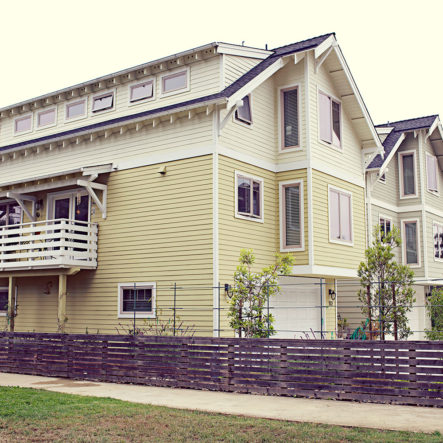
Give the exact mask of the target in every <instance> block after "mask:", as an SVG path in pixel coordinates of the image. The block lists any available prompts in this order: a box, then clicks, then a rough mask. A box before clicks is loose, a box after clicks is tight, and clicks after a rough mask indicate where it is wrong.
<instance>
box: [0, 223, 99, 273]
mask: <svg viewBox="0 0 443 443" xmlns="http://www.w3.org/2000/svg"><path fill="white" fill-rule="evenodd" d="M97 232H98V226H97V224H96V223H88V222H82V221H76V220H67V219H57V220H45V221H41V222H32V223H22V224H19V225H11V226H3V227H0V271H6V270H8V271H9V270H25V269H51V268H70V267H79V268H86V269H95V268H96V267H97Z"/></svg>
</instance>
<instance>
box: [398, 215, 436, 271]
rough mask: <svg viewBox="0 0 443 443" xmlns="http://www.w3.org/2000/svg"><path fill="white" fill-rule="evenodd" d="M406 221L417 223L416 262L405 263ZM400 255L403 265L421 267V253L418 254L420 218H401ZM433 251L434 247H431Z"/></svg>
mask: <svg viewBox="0 0 443 443" xmlns="http://www.w3.org/2000/svg"><path fill="white" fill-rule="evenodd" d="M406 223H417V262H418V263H406V229H405V224H406ZM401 250H402V251H401V255H402V260H403V264H404V265H408V266H409V267H410V268H420V267H421V254H420V220H419V219H418V218H405V219H402V220H401ZM432 251H433V253H434V249H432Z"/></svg>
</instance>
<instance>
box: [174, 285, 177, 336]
mask: <svg viewBox="0 0 443 443" xmlns="http://www.w3.org/2000/svg"><path fill="white" fill-rule="evenodd" d="M176 309H177V282H175V283H174V337H175V318H176Z"/></svg>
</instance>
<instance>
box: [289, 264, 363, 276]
mask: <svg viewBox="0 0 443 443" xmlns="http://www.w3.org/2000/svg"><path fill="white" fill-rule="evenodd" d="M292 274H294V275H315V276H317V275H319V276H323V277H325V276H327V277H336V278H342V277H345V278H357V277H358V275H357V269H349V268H338V267H334V266H320V265H296V266H293V267H292Z"/></svg>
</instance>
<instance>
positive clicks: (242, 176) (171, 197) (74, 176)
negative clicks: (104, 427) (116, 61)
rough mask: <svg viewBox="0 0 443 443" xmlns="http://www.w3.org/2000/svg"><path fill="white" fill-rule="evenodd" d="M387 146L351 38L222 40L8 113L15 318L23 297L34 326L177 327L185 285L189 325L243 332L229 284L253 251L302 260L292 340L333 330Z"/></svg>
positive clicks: (6, 278)
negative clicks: (369, 190) (374, 162)
mask: <svg viewBox="0 0 443 443" xmlns="http://www.w3.org/2000/svg"><path fill="white" fill-rule="evenodd" d="M381 153H383V146H382V143H381V141H380V138H379V136H378V134H377V131H376V129H375V127H374V126H373V124H372V121H371V119H370V116H369V114H368V111H367V109H366V107H365V105H364V102H363V99H362V97H361V96H360V93H359V91H358V89H357V86H356V84H355V82H354V79H353V77H352V75H351V73H350V70H349V68H348V66H347V64H346V61H345V59H344V57H343V54H342V52H341V49H340V47H339V46H338V44H337V41H336V38H335V35H334V34H327V35H324V36H320V37H316V38H313V39H309V40H305V41H302V42H299V43H295V44H291V45H288V46H284V47H281V48H277V49H274V50H266V49H259V48H249V47H244V46H237V45H231V44H225V43H211V44H208V45H205V46H201V47H198V48H195V49H192V50H189V51H185V52H182V53H180V54H176V55H174V56H170V57H165V58H164V59H160V60H155V61H153V62H149V63H146V64H143V65H140V66H136V67H134V68H130V69H127V70H125V71H121V72H117V73H114V74H110V75H107V76H104V77H101V78H98V79H94V80H91V81H88V82H85V83H82V84H79V85H75V86H72V87H69V88H66V89H63V90H60V91H56V92H53V93H50V94H47V95H44V96H41V97H37V98H33V99H30V100H27V101H25V102H22V103H18V104H15V105H11V106H8V107H6V108H3V109H0V172H1V174H0V315H3V318H0V327H4V328H7V327H8V318H10V317H12V315H11V314H12V313H13V312H14V310H13V307H14V306H15V313H16V315H15V318H14V323H15V325H14V326H15V330H17V331H39V332H54V331H57V330H63V331H66V332H76V333H83V332H85V331H88V332H91V333H92V332H94V333H95V332H96V331H97V330H98V331H100V332H101V333H113V332H116V328H120V329H121V327H122V326H121V325H127V326H128V327H130V325H131V323H132V321H133V318H134V311H135V316H136V318H137V321H138V322H140V323H141V322H143V320H145V319H146V321H147V322H150V323H151V324H153V323H155V322H156V321H157V322H165V321H167V320H169V319H170V318H171V312H172V311H171V308H172V306H173V304H174V295H175V303H176V306H179V307H180V308H181V312H180V321H182V322H183V325H185V326H188V327H191V328H192V329H193V330H194V331H195V333H198V334H202V335H219V334H221V335H232V334H233V332H232V331H231V330H229V326H228V322H227V319H226V306H227V305H226V294H225V291H224V289H222V290H220V289H219V285H221V287H222V288H224V285H225V284H230V283H232V278H233V273H234V270H235V268H236V266H237V261H238V257H239V253H240V249H241V248H252V249H253V250H254V252H255V254H256V256H257V266H258V267H260V266H262V265H266V264H269V263H270V262H272V261H273V256H274V253H275V252H277V251H281V252H290V253H292V254H294V256H295V266H294V268H293V276H292V277H288V278H285V279H282V295H280V296H278V297H276V298H275V300H273V302H272V303H273V306H271V308H272V309H274V315H275V317H276V329H277V330H279V334H278V335H277V336H281V337H283V336H285V337H299V336H300V335H302V334H304V333H305V332H306V331H310V330H311V329H312V330H313V331H314V332H315V334H317V336H319V334H321V333H323V335H324V336H326V337H333V336H334V334H335V331H336V301H337V291H338V290H337V281H338V280H339V279H343V278H355V277H356V275H357V274H356V269H357V266H358V264H359V262H360V261H361V260H362V259H363V257H364V250H365V248H366V243H367V239H366V215H365V214H366V210H365V205H366V199H367V196H366V192H365V190H366V186H367V184H366V177H365V161H367V160H368V155H369V157H370V159H373V158H375V156H376V155H377V154H381ZM134 285H135V287H136V288H137V300H136V302H135V304H134V303H133V302H134V300H133V289H134ZM174 288H175V289H174ZM8 301H9V315H8V311H7V309H6V305H8ZM288 306H290V307H291V309H287V307H288ZM296 306H298V309H293V308H295V307H296ZM1 322H2V323H1ZM9 327H10V328H11V322H9Z"/></svg>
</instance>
